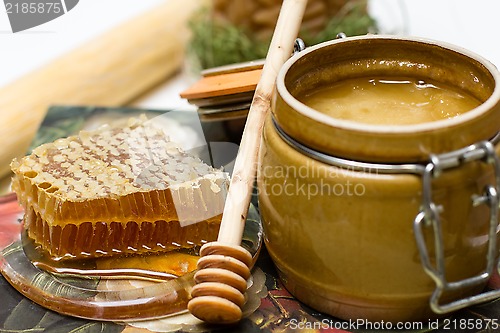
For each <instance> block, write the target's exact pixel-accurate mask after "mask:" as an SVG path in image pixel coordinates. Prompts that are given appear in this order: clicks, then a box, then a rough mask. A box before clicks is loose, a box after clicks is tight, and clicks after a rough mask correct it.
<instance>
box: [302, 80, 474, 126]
mask: <svg viewBox="0 0 500 333" xmlns="http://www.w3.org/2000/svg"><path fill="white" fill-rule="evenodd" d="M298 100H299V101H301V102H302V103H304V104H306V105H307V106H309V107H311V108H313V109H315V110H317V111H319V112H321V113H324V114H326V115H328V116H330V117H333V118H336V119H343V120H350V121H355V122H359V123H365V124H372V125H410V124H418V123H426V122H432V121H437V120H442V119H450V118H454V117H457V116H459V115H461V114H463V113H465V112H467V111H470V110H472V109H474V108H475V107H477V106H479V105H480V104H481V101H479V100H478V99H476V98H475V97H473V96H471V95H469V94H467V93H465V92H463V91H459V90H457V89H455V88H452V87H449V86H445V85H443V84H438V83H435V82H430V81H425V80H417V79H408V78H355V79H348V80H343V81H340V82H337V83H334V84H332V85H330V86H328V87H325V88H321V89H317V90H314V91H311V92H308V93H307V94H304V95H302V96H299V97H298Z"/></svg>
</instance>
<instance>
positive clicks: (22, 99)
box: [0, 0, 204, 178]
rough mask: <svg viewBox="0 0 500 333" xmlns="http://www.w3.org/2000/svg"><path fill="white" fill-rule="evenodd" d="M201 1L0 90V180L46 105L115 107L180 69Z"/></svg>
mask: <svg viewBox="0 0 500 333" xmlns="http://www.w3.org/2000/svg"><path fill="white" fill-rule="evenodd" d="M203 4H204V1H200V0H166V1H165V3H164V4H161V5H159V6H157V7H156V8H153V9H152V10H150V11H148V12H146V13H144V14H142V15H140V16H138V17H137V18H134V19H132V20H130V21H128V22H125V23H124V24H122V25H120V26H118V27H116V28H114V29H112V30H111V31H109V32H107V33H105V34H104V35H102V36H100V37H98V38H97V39H96V40H93V41H91V42H89V43H87V44H85V45H83V46H82V47H80V48H77V49H76V50H74V51H72V52H70V53H68V54H66V55H63V56H62V57H60V58H59V59H57V60H55V61H53V62H52V63H50V64H48V65H46V66H45V67H42V68H40V69H39V70H37V71H35V72H33V73H30V74H28V75H26V76H24V77H22V78H20V79H19V80H17V81H15V82H13V83H12V84H10V85H7V86H5V87H3V88H1V89H0V133H1V135H2V148H1V149H0V178H1V177H3V176H5V175H6V174H7V173H8V172H9V170H10V168H9V164H10V161H11V160H12V159H13V158H14V157H17V156H22V155H23V154H24V153H25V152H26V149H27V148H28V146H29V144H30V142H31V140H32V139H33V137H34V135H35V133H36V131H37V129H38V127H39V125H40V123H41V121H42V120H43V118H44V116H45V113H46V111H47V108H48V107H49V106H50V105H55V104H59V105H61V104H62V105H102V106H120V105H124V104H125V103H127V102H129V101H131V100H133V99H134V98H137V97H138V96H139V95H141V94H143V93H144V92H146V91H147V90H149V89H151V88H152V87H154V86H155V85H157V84H159V83H160V82H162V81H164V80H165V78H167V77H168V76H170V75H171V74H173V73H174V72H175V71H177V70H178V69H179V67H180V66H181V64H182V62H183V59H184V54H185V52H184V51H185V47H186V44H187V41H188V39H189V29H188V27H187V24H186V23H187V21H188V20H189V18H190V17H191V14H192V13H193V12H194V11H195V10H197V9H198V8H200V7H201V6H202V5H203Z"/></svg>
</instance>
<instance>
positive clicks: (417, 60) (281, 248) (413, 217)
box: [258, 35, 500, 321]
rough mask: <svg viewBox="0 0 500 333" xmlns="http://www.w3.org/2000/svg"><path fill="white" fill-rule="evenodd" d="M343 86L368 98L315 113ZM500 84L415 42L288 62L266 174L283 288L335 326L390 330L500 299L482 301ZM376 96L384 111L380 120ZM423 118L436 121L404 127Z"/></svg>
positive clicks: (458, 54)
mask: <svg viewBox="0 0 500 333" xmlns="http://www.w3.org/2000/svg"><path fill="white" fill-rule="evenodd" d="M344 83H345V84H347V85H352V86H355V87H356V89H357V90H358V91H357V92H356V93H358V92H359V91H361V92H362V94H361V95H353V96H351V95H346V94H347V93H343V92H341V93H337V94H336V95H335V94H334V95H335V96H334V97H331V101H327V102H326V103H323V105H326V109H322V108H321V105H322V104H321V103H320V104H314V103H312V102H311V99H310V98H313V97H314V98H316V97H317V98H319V99H320V100H321V95H319V93H318V92H321V93H323V92H325V91H326V90H330V92H333V93H334V92H335V90H339V89H346V88H345V87H344V88H342V87H340V86H339V85H342V84H344ZM391 84H392V85H391ZM499 84H500V74H499V72H498V71H497V69H496V68H495V66H493V65H492V64H491V63H490V62H488V61H487V60H485V59H484V58H482V57H481V56H479V55H476V54H474V53H472V52H470V51H468V50H466V49H463V48H460V47H457V46H453V45H449V44H447V43H442V42H437V41H431V40H425V39H419V38H410V37H394V36H375V35H370V36H360V37H349V38H343V39H337V40H334V41H329V42H326V43H322V44H319V45H316V46H313V47H310V48H307V49H306V50H304V51H302V52H299V53H297V54H295V55H294V56H293V57H292V58H291V59H290V60H288V61H287V62H286V63H285V65H284V66H283V67H282V68H281V71H280V73H279V75H278V79H277V83H276V92H275V96H274V99H273V108H272V112H271V114H270V115H269V116H268V119H267V121H266V124H265V126H264V132H263V143H262V146H261V151H260V157H259V174H258V190H259V207H260V211H261V215H262V220H263V226H264V231H265V242H266V246H267V249H268V251H269V253H270V255H271V257H272V259H273V261H274V263H275V264H276V266H277V268H278V271H279V274H280V277H281V279H282V281H283V282H284V285H285V286H286V288H287V289H288V290H289V291H290V292H291V293H292V294H293V295H294V296H296V297H297V298H298V299H299V300H301V301H303V302H304V303H306V304H308V305H310V306H311V307H313V308H315V309H317V310H320V311H322V312H325V313H328V314H331V315H333V316H336V317H339V318H343V319H357V318H363V319H369V320H386V321H403V320H425V319H427V318H432V317H436V316H440V315H442V314H444V313H448V312H451V311H454V310H456V309H459V308H462V307H465V306H468V305H471V304H476V303H478V302H481V301H485V300H488V299H492V298H493V297H498V296H499V295H498V294H494V292H493V293H486V294H484V293H483V294H480V295H478V294H479V293H481V291H482V290H483V288H484V286H485V285H486V282H487V280H488V278H489V277H490V276H491V274H492V272H493V270H494V269H496V264H497V252H498V251H497V245H496V240H497V228H498V194H497V191H498V189H499V184H500V172H499V159H498V153H499V152H500V146H499V145H498V142H499V140H500V139H499V136H498V134H497V133H498V132H499V130H500V86H499ZM376 86H378V87H379V88H380V87H381V88H380V89H381V90H375V92H374V93H372V94H371V93H370V92H369V91H370V89H371V88H370V87H376ZM400 88H401V89H402V90H401V89H400ZM349 89H350V88H347V90H342V91H350V90H349ZM377 89H378V88H377ZM398 89H400V90H398ZM351 92H352V91H351ZM351 92H349V94H350V93H351ZM365 93H368V97H366V96H367V95H363V94H365ZM449 93H450V94H452V95H448V94H449ZM328 94H329V92H326V93H325V94H324V96H328ZM370 94H371V95H370ZM418 94H420V95H418ZM435 94H437V95H435ZM382 95H383V96H385V98H386V99H388V100H389V102H388V103H389V104H381V105H382V106H381V107H380V108H378V109H377V107H376V106H377V105H378V104H377V103H379V102H380V101H378V100H377V98H378V97H380V96H382ZM417 95H418V96H420V97H418V96H417ZM370 96H371V97H370ZM415 96H417V97H415ZM436 96H437V97H436ZM447 96H448V97H447ZM342 97H346V98H344V99H345V100H344V101H342V103H345V105H344V106H342V107H343V109H340V111H338V112H337V111H332V110H331V109H330V107H331V106H332V105H333V104H335V105H333V106H335V107H337V106H338V104H339V103H341V102H340V99H341V98H342ZM365 98H368V99H367V100H366V101H364V102H366V103H364V104H363V103H358V102H360V101H361V100H363V99H365ZM370 98H375V100H371V99H370ZM414 98H416V99H415V100H413V99H414ZM420 98H423V100H422V99H420ZM426 98H428V99H429V100H426ZM430 100H432V102H430ZM394 101H396V102H395V103H394ZM385 102H387V101H385ZM385 102H383V103H385ZM391 103H392V104H391ZM457 103H458V104H457ZM463 103H465V104H463ZM467 103H469V104H467ZM398 104H405V107H407V106H409V108H402V109H401V108H400V106H399V105H398ZM359 105H362V106H359ZM363 105H364V106H363ZM460 107H462V108H463V110H462V111H460V112H458V111H459V108H460ZM415 108H417V109H418V110H417V112H420V113H428V112H434V111H433V110H435V109H436V108H440V109H439V112H438V113H439V114H440V115H438V116H433V118H432V117H431V118H425V117H424V118H419V117H420V116H421V114H420V115H416V116H415V118H411V117H409V118H408V115H407V114H405V112H413V111H411V110H410V111H408V109H415ZM346 110H347V111H349V112H347V113H346ZM335 112H337V113H335ZM369 112H372V113H373V112H375V113H374V114H372V116H368V115H367V114H368V113H369ZM365 113H366V114H365ZM370 117H372V118H373V119H372V118H370ZM426 117H427V115H426ZM370 119H372V120H370ZM412 119H413V120H412ZM419 119H420V120H419Z"/></svg>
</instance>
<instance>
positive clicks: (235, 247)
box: [188, 0, 307, 324]
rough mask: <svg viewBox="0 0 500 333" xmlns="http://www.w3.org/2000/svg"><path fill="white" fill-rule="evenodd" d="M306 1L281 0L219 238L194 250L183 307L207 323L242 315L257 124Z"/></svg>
mask: <svg viewBox="0 0 500 333" xmlns="http://www.w3.org/2000/svg"><path fill="white" fill-rule="evenodd" d="M306 4H307V0H284V1H283V4H282V6H281V11H280V15H279V17H278V21H277V23H276V28H275V31H274V34H273V37H272V40H271V44H270V46H269V50H268V54H267V57H266V61H265V64H264V68H263V70H262V76H261V78H260V80H259V83H258V84H257V87H256V90H255V94H254V97H253V100H252V104H251V106H250V111H249V113H248V118H247V121H246V125H245V129H244V131H243V136H242V140H241V144H240V148H239V151H238V155H237V157H236V161H235V165H234V169H233V175H232V177H231V183H230V187H229V193H228V196H227V199H226V204H225V206H224V212H223V215H222V222H221V226H220V230H219V236H218V238H217V241H216V242H211V243H208V244H205V245H204V246H203V247H202V248H201V249H200V256H201V258H200V259H199V261H198V272H196V274H195V276H194V280H195V283H196V285H195V286H194V287H193V290H192V292H191V296H192V299H191V300H190V301H189V303H188V309H189V311H190V312H191V313H192V314H193V315H194V316H195V317H197V318H199V319H201V320H203V321H205V322H208V323H217V324H230V323H235V322H238V321H239V320H240V319H241V317H242V310H241V308H242V307H243V305H244V303H245V295H244V294H245V291H246V288H247V283H246V281H247V279H248V278H249V277H250V268H249V266H250V265H251V264H252V256H251V255H250V253H249V252H248V251H247V250H246V249H244V248H243V247H241V245H240V244H241V239H242V235H243V229H244V227H245V222H246V216H247V212H248V206H249V205H250V197H251V194H252V189H253V184H254V181H255V174H256V171H257V157H258V152H259V146H260V140H261V133H262V127H263V126H264V120H265V118H266V115H267V113H268V111H269V109H270V107H271V96H272V93H273V90H274V88H275V81H276V77H277V74H278V71H279V69H280V68H281V66H282V65H283V64H284V62H285V61H286V60H287V59H288V58H289V57H290V55H291V54H292V51H293V44H294V41H295V38H296V37H297V35H298V31H299V28H300V24H301V22H302V16H303V14H304V10H305V7H306Z"/></svg>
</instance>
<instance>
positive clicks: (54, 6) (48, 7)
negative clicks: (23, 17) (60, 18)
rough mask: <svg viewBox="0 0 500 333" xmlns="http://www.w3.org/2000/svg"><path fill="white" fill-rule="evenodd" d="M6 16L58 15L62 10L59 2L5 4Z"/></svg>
mask: <svg viewBox="0 0 500 333" xmlns="http://www.w3.org/2000/svg"><path fill="white" fill-rule="evenodd" d="M5 9H6V10H7V14H28V13H30V14H35V13H39V14H43V13H46V14H49V13H54V14H59V13H60V12H61V11H62V10H63V9H62V6H61V3H60V2H37V3H34V2H15V3H12V2H5Z"/></svg>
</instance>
